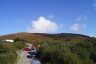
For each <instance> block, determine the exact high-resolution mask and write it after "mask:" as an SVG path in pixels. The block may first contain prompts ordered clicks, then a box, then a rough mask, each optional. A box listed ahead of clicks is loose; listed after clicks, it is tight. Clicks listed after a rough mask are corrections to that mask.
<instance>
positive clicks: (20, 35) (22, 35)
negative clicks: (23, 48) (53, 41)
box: [0, 32, 89, 39]
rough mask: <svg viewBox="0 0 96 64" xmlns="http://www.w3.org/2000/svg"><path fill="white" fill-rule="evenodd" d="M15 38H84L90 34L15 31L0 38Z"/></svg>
mask: <svg viewBox="0 0 96 64" xmlns="http://www.w3.org/2000/svg"><path fill="white" fill-rule="evenodd" d="M15 38H23V39H35V38H39V39H41V38H64V39H67V38H68V39H84V38H89V36H86V35H82V34H73V33H59V34H47V33H27V32H20V33H13V34H8V35H3V36H0V39H15Z"/></svg>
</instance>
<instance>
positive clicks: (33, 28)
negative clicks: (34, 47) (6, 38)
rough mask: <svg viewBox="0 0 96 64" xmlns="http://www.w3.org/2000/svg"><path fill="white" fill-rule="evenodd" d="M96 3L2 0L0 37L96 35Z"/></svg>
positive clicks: (86, 1)
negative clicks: (50, 34) (61, 34)
mask: <svg viewBox="0 0 96 64" xmlns="http://www.w3.org/2000/svg"><path fill="white" fill-rule="evenodd" d="M95 27H96V0H0V35H5V34H11V33H17V32H31V33H38V32H39V33H76V34H84V35H89V36H96V30H95Z"/></svg>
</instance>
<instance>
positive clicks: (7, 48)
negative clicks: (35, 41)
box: [0, 41, 26, 64]
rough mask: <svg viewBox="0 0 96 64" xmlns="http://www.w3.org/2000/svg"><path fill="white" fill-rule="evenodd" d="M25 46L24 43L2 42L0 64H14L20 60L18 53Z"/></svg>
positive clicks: (0, 44) (0, 43)
mask: <svg viewBox="0 0 96 64" xmlns="http://www.w3.org/2000/svg"><path fill="white" fill-rule="evenodd" d="M25 46H26V45H25V43H24V42H22V41H16V42H12V43H10V42H3V41H0V64H14V62H16V59H17V58H18V57H17V53H16V51H18V50H20V49H22V48H24V47H25Z"/></svg>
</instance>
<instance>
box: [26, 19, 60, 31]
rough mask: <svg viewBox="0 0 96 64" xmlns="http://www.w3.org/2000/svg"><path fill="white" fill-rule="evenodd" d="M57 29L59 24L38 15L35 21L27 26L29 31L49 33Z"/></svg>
mask: <svg viewBox="0 0 96 64" xmlns="http://www.w3.org/2000/svg"><path fill="white" fill-rule="evenodd" d="M58 29H59V25H57V24H56V23H55V22H52V21H50V20H47V19H45V18H44V17H39V19H38V20H37V21H32V26H31V27H28V29H27V31H28V32H31V33H49V32H55V31H57V30H58Z"/></svg>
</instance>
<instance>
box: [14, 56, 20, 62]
mask: <svg viewBox="0 0 96 64" xmlns="http://www.w3.org/2000/svg"><path fill="white" fill-rule="evenodd" d="M19 60H20V56H19V55H17V59H16V61H15V62H14V64H17V63H18V61H19Z"/></svg>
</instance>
